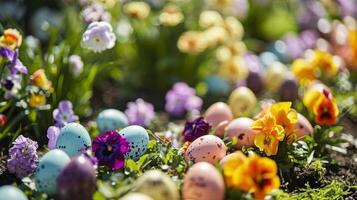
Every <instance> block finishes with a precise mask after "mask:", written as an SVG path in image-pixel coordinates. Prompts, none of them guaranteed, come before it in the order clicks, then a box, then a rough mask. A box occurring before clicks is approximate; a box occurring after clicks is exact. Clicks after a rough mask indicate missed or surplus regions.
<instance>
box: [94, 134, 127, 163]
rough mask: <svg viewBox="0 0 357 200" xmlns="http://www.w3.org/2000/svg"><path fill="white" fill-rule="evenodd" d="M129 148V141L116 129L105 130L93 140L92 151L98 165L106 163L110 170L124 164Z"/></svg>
mask: <svg viewBox="0 0 357 200" xmlns="http://www.w3.org/2000/svg"><path fill="white" fill-rule="evenodd" d="M129 150H130V145H129V142H128V140H127V139H126V138H124V137H123V136H121V135H120V134H119V132H118V131H115V130H111V131H107V132H105V133H103V134H101V135H99V136H97V137H96V138H95V139H94V140H93V144H92V151H93V152H94V155H95V157H97V159H98V163H99V165H106V166H107V167H109V168H110V169H112V170H119V169H121V168H122V167H123V166H124V162H125V154H126V153H128V152H129Z"/></svg>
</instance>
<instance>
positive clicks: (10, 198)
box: [0, 185, 27, 200]
mask: <svg viewBox="0 0 357 200" xmlns="http://www.w3.org/2000/svg"><path fill="white" fill-rule="evenodd" d="M0 200H27V197H26V196H25V194H24V193H23V192H22V191H21V190H20V189H18V188H17V187H14V186H12V185H5V186H1V187H0Z"/></svg>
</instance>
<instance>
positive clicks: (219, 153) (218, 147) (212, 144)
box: [185, 135, 226, 164]
mask: <svg viewBox="0 0 357 200" xmlns="http://www.w3.org/2000/svg"><path fill="white" fill-rule="evenodd" d="M225 155H226V145H225V144H224V142H223V141H222V140H221V139H220V138H219V137H217V136H215V135H204V136H201V137H199V138H197V139H196V140H194V141H193V142H192V143H191V144H190V146H189V147H188V148H187V151H186V153H185V158H186V160H188V161H193V162H194V163H197V162H202V161H205V162H209V163H211V164H215V163H216V162H217V161H219V160H221V159H222V158H223V157H224V156H225Z"/></svg>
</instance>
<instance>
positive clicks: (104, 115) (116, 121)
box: [97, 109, 129, 133]
mask: <svg viewBox="0 0 357 200" xmlns="http://www.w3.org/2000/svg"><path fill="white" fill-rule="evenodd" d="M97 126H98V129H99V131H100V132H101V133H103V132H106V131H110V130H117V129H120V128H124V127H127V126H129V120H128V118H127V117H126V115H125V114H124V113H122V112H121V111H119V110H116V109H107V110H103V111H102V112H100V113H99V115H98V117H97Z"/></svg>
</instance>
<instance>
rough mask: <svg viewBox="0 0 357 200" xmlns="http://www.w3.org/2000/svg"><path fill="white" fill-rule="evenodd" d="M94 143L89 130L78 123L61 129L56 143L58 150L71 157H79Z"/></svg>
mask: <svg viewBox="0 0 357 200" xmlns="http://www.w3.org/2000/svg"><path fill="white" fill-rule="evenodd" d="M91 144H92V142H91V139H90V136H89V134H88V132H87V130H86V129H85V128H84V127H83V126H82V125H80V124H78V123H69V124H67V125H66V126H65V127H63V128H62V129H61V133H60V134H59V136H58V139H57V142H56V148H57V149H61V150H63V151H64V152H66V153H67V154H68V156H70V157H74V156H76V155H79V154H80V153H81V151H82V150H84V149H87V148H89V147H90V146H91Z"/></svg>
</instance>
